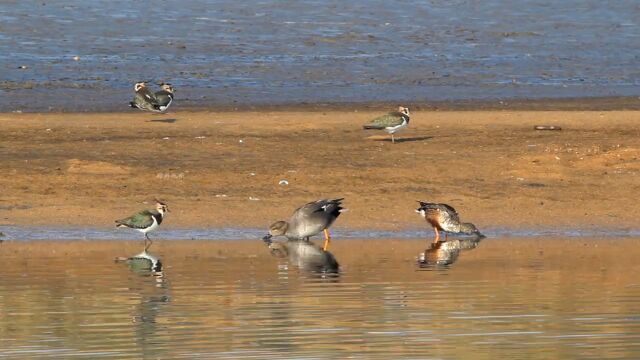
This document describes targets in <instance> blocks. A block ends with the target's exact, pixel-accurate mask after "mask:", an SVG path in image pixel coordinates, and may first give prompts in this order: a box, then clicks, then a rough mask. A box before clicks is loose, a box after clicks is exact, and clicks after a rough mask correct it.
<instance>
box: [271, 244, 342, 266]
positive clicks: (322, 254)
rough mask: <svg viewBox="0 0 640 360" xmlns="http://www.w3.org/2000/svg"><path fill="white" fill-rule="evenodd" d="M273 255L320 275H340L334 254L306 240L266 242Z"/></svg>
mask: <svg viewBox="0 0 640 360" xmlns="http://www.w3.org/2000/svg"><path fill="white" fill-rule="evenodd" d="M265 243H266V244H267V245H268V247H269V251H270V252H271V255H273V256H275V257H278V258H283V259H287V260H288V261H289V263H290V264H293V265H295V266H297V267H298V268H300V269H303V270H305V271H310V272H318V273H338V271H339V269H340V265H339V264H338V261H337V260H336V258H335V257H334V256H333V254H332V253H330V252H328V251H325V250H323V249H322V248H321V247H319V246H317V245H316V244H314V243H312V242H309V241H305V240H289V241H286V242H273V241H268V240H265Z"/></svg>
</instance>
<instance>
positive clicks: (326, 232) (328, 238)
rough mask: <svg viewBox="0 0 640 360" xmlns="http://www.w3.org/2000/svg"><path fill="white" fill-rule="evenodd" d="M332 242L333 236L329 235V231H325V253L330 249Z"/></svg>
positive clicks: (323, 248)
mask: <svg viewBox="0 0 640 360" xmlns="http://www.w3.org/2000/svg"><path fill="white" fill-rule="evenodd" d="M330 242H331V235H330V234H329V230H327V229H324V245H323V246H322V250H323V251H327V249H328V248H329V243H330Z"/></svg>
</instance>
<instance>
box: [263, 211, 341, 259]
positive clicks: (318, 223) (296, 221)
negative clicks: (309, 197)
mask: <svg viewBox="0 0 640 360" xmlns="http://www.w3.org/2000/svg"><path fill="white" fill-rule="evenodd" d="M342 200H343V199H333V200H327V199H324V200H318V201H314V202H310V203H308V204H306V205H303V206H301V207H299V208H297V209H296V210H295V211H294V212H293V215H291V218H290V219H289V221H288V222H287V221H276V222H275V223H273V224H271V226H269V234H268V235H267V236H265V237H263V238H262V240H263V241H265V242H266V243H270V242H271V238H272V237H274V236H285V237H286V238H287V239H289V240H303V239H304V240H307V241H309V237H311V236H314V235H317V234H319V233H320V232H324V245H323V247H322V250H324V251H327V249H328V248H329V242H330V241H331V235H330V234H329V230H328V229H329V227H330V226H331V224H333V222H334V221H335V220H336V219H337V218H338V216H340V213H341V212H344V211H345V209H344V208H342V204H341V201H342Z"/></svg>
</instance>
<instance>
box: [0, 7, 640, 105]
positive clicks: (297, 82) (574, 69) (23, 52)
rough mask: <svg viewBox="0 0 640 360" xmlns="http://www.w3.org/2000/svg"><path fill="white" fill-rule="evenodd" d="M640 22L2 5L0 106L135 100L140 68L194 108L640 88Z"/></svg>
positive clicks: (597, 10) (550, 11)
mask: <svg viewBox="0 0 640 360" xmlns="http://www.w3.org/2000/svg"><path fill="white" fill-rule="evenodd" d="M639 22H640V4H639V3H638V2H636V1H631V0H619V1H614V2H607V1H599V0H566V1H546V0H517V1H510V2H504V1H495V0H488V1H419V0H406V1H393V2H387V1H363V0H355V1H318V0H312V1H255V0H249V1H230V0H221V1H206V0H192V1H176V0H166V1H160V2H153V3H150V2H140V1H133V2H132V1H122V0H114V1H97V0H75V1H71V0H70V1H55V2H49V1H38V2H34V1H3V2H0V74H1V76H0V102H2V105H4V106H2V110H3V111H11V110H27V111H28V110H33V109H35V110H42V109H49V108H51V109H70V110H113V109H125V105H126V103H127V101H128V100H130V97H131V95H132V85H133V83H134V82H135V81H138V80H152V81H169V82H171V83H172V84H174V85H175V87H176V89H177V90H178V93H177V99H178V100H179V101H176V105H177V106H184V107H188V106H217V105H232V106H233V105H238V106H246V105H263V104H293V103H323V102H326V103H345V102H346V103H350V102H378V101H382V102H394V101H395V102H428V101H435V100H460V99H499V98H547V97H555V98H558V97H592V96H636V95H639V94H640V90H639V89H640V87H638V85H640V71H638V67H637V64H638V60H640V46H639V45H640V28H639V26H638V25H639ZM75 56H78V57H79V59H78V60H77V61H76V60H74V57H75ZM21 66H25V67H26V68H25V69H19V67H21Z"/></svg>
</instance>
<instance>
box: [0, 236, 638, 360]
mask: <svg viewBox="0 0 640 360" xmlns="http://www.w3.org/2000/svg"><path fill="white" fill-rule="evenodd" d="M333 244H334V245H333V247H332V249H331V250H332V252H333V253H334V255H335V256H336V257H337V259H338V261H339V262H340V264H341V272H340V274H339V275H338V276H328V275H320V274H314V273H308V272H304V271H300V270H298V269H297V268H295V267H293V266H291V265H288V264H287V262H286V260H285V259H278V258H275V257H272V256H271V255H269V253H268V251H267V249H266V247H265V246H264V245H263V244H262V243H261V242H260V241H215V242H211V241H209V242H207V241H177V242H176V241H159V242H156V244H154V247H153V248H152V250H153V251H154V252H155V254H156V255H158V256H160V257H161V258H162V260H163V263H164V264H165V268H164V271H163V273H162V275H161V276H160V275H158V274H155V275H154V274H151V273H148V272H144V271H143V272H134V271H132V270H130V269H129V268H128V267H127V265H126V264H123V263H114V262H113V259H114V258H115V257H117V256H124V255H133V254H135V253H137V252H139V250H140V247H141V244H140V243H139V242H135V243H134V242H123V241H116V242H105V241H95V242H86V241H80V242H64V241H59V242H45V241H33V242H12V241H8V242H5V243H4V244H2V245H0V358H15V359H25V358H87V359H88V358H91V359H96V358H118V359H124V358H133V359H140V358H211V359H242V358H260V359H285V358H286V359H290V358H299V359H336V358H355V359H376V358H377V359H416V358H473V359H485V358H486V359H489V358H491V359H495V358H527V359H549V358H563V359H568V358H580V359H602V358H629V359H631V358H638V357H640V341H639V340H640V339H639V338H640V316H638V314H640V281H638V279H637V276H636V274H637V270H638V269H637V261H636V259H635V256H634V255H633V254H634V251H635V249H637V247H638V245H639V244H640V239H636V238H633V239H630V238H626V239H607V240H604V239H580V238H573V239H563V238H553V239H552V238H545V239H521V238H520V239H510V238H501V239H486V240H483V241H482V242H481V243H480V244H479V246H478V247H477V248H475V249H473V250H463V251H462V252H461V253H460V255H459V257H458V258H457V261H455V262H454V263H453V264H451V265H448V266H435V267H419V266H417V265H416V261H415V259H416V257H417V256H419V254H420V253H421V252H422V251H424V248H425V247H426V245H427V244H425V242H424V240H407V239H404V240H343V241H339V240H338V239H336V240H335V241H334V242H333Z"/></svg>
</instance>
